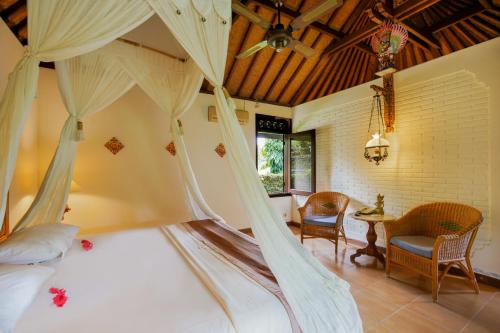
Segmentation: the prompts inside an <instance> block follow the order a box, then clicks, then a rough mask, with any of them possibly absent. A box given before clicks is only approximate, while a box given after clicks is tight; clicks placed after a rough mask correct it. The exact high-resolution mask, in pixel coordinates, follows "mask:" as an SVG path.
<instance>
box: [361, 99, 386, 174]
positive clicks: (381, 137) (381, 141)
mask: <svg viewBox="0 0 500 333" xmlns="http://www.w3.org/2000/svg"><path fill="white" fill-rule="evenodd" d="M375 109H376V110H375ZM374 111H376V115H375V116H376V117H377V125H378V128H377V129H376V130H374V131H373V130H372V123H373V114H374ZM368 135H369V137H371V138H370V139H369V140H368V142H367V143H366V145H365V158H366V159H367V160H368V161H369V162H373V161H374V162H375V165H379V164H380V162H381V161H383V160H385V159H386V158H387V157H388V156H389V152H388V148H389V146H390V144H389V141H388V140H387V139H386V138H385V126H384V117H383V116H382V106H381V103H380V95H379V94H378V93H377V94H376V95H375V96H373V100H372V109H371V113H370V123H369V125H368Z"/></svg>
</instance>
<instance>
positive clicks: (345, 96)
mask: <svg viewBox="0 0 500 333" xmlns="http://www.w3.org/2000/svg"><path fill="white" fill-rule="evenodd" d="M374 83H376V84H378V85H381V80H380V79H379V80H376V81H375V82H369V83H366V84H364V85H361V86H358V87H355V88H352V89H348V90H345V91H342V92H339V93H337V94H334V95H330V96H327V97H324V98H321V99H319V100H316V101H312V102H309V103H306V104H303V105H300V106H298V107H296V108H295V113H294V127H295V130H297V131H301V130H307V129H310V128H318V130H317V150H318V152H317V155H318V161H317V168H318V169H317V175H318V177H317V187H318V190H332V189H333V190H337V191H342V192H345V193H347V194H349V195H350V196H351V197H352V199H353V201H354V203H355V204H354V205H353V206H352V207H351V209H355V208H356V207H358V206H359V205H373V202H374V201H375V196H376V193H378V192H381V193H383V194H385V195H386V211H387V212H389V213H392V214H395V215H401V214H402V213H404V212H405V211H407V210H408V209H410V208H411V207H413V206H415V205H418V204H420V203H423V202H429V201H443V200H446V201H459V202H464V203H467V204H470V205H473V206H475V207H477V208H479V209H481V210H482V212H483V214H484V216H485V218H486V220H485V224H484V225H483V226H482V227H481V231H480V237H479V239H478V241H477V242H476V245H477V246H476V251H475V253H474V260H473V263H474V265H475V267H476V268H477V269H478V270H482V271H484V272H486V273H491V274H500V261H499V260H498V255H497V254H498V251H499V250H500V223H499V219H500V175H499V174H498V172H495V171H494V170H498V169H499V168H500V150H499V149H498V144H499V143H500V131H498V128H499V126H500V112H499V110H500V95H499V94H498V91H499V90H500V38H497V39H494V40H491V41H489V42H485V43H482V44H479V45H476V46H474V47H470V48H467V49H464V50H462V51H459V52H455V53H453V54H451V55H448V56H445V57H441V58H439V59H436V60H434V61H430V62H427V63H425V64H422V65H419V66H415V67H412V68H410V69H407V70H404V71H401V72H398V73H396V74H395V89H396V123H395V128H396V131H395V133H394V134H392V135H390V136H389V139H390V141H391V148H390V151H389V158H388V160H387V161H385V162H382V164H381V165H380V166H378V167H377V166H375V165H373V164H370V163H368V162H367V161H365V160H364V158H363V146H364V143H365V142H366V140H367V136H366V130H367V128H368V119H369V112H370V103H371V96H372V95H373V92H372V91H371V89H370V88H369V86H370V84H374ZM346 226H347V234H348V237H352V238H356V239H361V240H364V233H365V231H366V225H364V224H363V223H362V222H361V223H360V222H357V221H354V220H348V221H347V222H346ZM381 229H382V228H381V226H379V228H378V233H379V236H380V238H379V240H383V231H382V230H381ZM380 243H381V244H383V241H381V242H380Z"/></svg>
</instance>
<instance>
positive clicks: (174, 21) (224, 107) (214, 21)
mask: <svg viewBox="0 0 500 333" xmlns="http://www.w3.org/2000/svg"><path fill="white" fill-rule="evenodd" d="M148 1H149V2H150V4H151V6H152V7H153V8H154V9H155V11H156V12H157V13H158V15H159V16H160V17H161V18H162V20H163V21H164V22H165V23H166V25H167V26H168V27H169V28H170V30H171V31H172V33H173V34H174V36H175V37H176V38H177V40H178V41H179V43H181V44H182V45H183V47H184V48H185V50H186V51H187V52H188V53H189V54H190V55H191V57H192V58H193V59H194V60H195V61H196V62H197V63H198V66H199V67H200V68H201V70H202V71H203V72H204V74H205V76H206V77H207V79H208V80H209V81H210V82H211V83H212V84H213V85H214V87H215V88H214V94H215V98H216V104H217V112H218V115H219V124H220V128H221V132H222V135H223V139H224V144H225V145H226V148H227V150H228V155H229V162H230V165H231V169H232V171H233V173H234V175H235V179H236V182H237V186H238V189H239V192H240V195H241V197H242V198H243V202H244V204H245V207H246V210H247V214H248V215H249V217H250V221H251V224H252V231H253V232H254V234H255V236H256V238H257V240H258V243H259V245H260V248H261V250H262V252H263V254H264V257H265V259H266V262H267V263H268V265H269V266H270V268H271V270H272V272H273V273H274V275H275V276H276V278H277V280H278V283H279V285H280V287H281V288H282V290H283V292H284V294H285V296H286V298H287V301H288V302H289V304H290V306H291V307H292V309H293V311H294V314H295V316H296V317H297V320H298V321H299V324H300V326H301V328H302V330H303V331H304V332H346V333H347V332H349V333H352V332H362V331H363V328H362V322H361V319H360V316H359V312H358V309H357V306H356V303H355V301H354V299H353V297H352V295H351V294H350V292H349V285H348V284H347V282H345V281H343V280H342V279H340V278H339V277H337V276H336V275H335V274H333V273H331V272H330V271H328V270H327V269H326V268H325V267H324V266H323V265H322V264H321V263H320V262H319V261H318V260H317V259H316V258H314V257H313V256H312V255H311V254H310V253H309V252H308V251H307V250H305V249H304V248H303V247H302V246H301V245H300V243H299V242H298V240H297V239H296V238H295V237H294V236H293V235H292V233H291V232H290V230H289V229H288V228H287V227H286V225H285V224H284V223H283V221H282V220H281V218H280V216H279V215H278V214H277V213H276V211H275V210H274V208H273V207H272V206H271V204H270V202H269V199H268V195H267V193H266V191H265V189H264V187H263V185H262V184H261V182H260V180H259V178H258V175H257V171H256V169H255V165H254V163H253V161H252V159H251V154H250V151H249V149H248V145H247V142H246V140H245V137H244V135H243V133H242V131H241V128H240V125H239V123H238V121H237V119H236V115H235V113H234V104H233V103H232V101H231V98H230V97H229V95H227V94H225V93H224V90H223V87H222V84H223V76H224V68H225V63H226V54H227V45H228V37H229V26H230V24H229V22H228V21H229V20H230V8H231V2H230V1H229V0H213V1H203V2H201V1H198V0H192V1H180V0H179V1H172V2H171V3H169V4H167V3H165V2H163V1H161V0H148Z"/></svg>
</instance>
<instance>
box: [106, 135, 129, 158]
mask: <svg viewBox="0 0 500 333" xmlns="http://www.w3.org/2000/svg"><path fill="white" fill-rule="evenodd" d="M104 147H106V148H108V150H109V151H110V152H112V153H113V155H116V154H118V153H119V152H120V150H122V149H123V148H125V146H124V145H123V143H121V142H120V140H118V139H117V138H115V137H112V138H111V139H110V140H109V141H108V142H106V143H105V144H104Z"/></svg>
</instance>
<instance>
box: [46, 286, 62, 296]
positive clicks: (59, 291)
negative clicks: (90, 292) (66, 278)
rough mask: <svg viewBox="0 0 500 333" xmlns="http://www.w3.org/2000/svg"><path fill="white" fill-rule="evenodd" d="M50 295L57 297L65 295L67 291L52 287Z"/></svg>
mask: <svg viewBox="0 0 500 333" xmlns="http://www.w3.org/2000/svg"><path fill="white" fill-rule="evenodd" d="M49 293H51V294H56V295H57V294H65V293H66V290H64V289H59V288H54V287H52V288H50V289H49Z"/></svg>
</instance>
